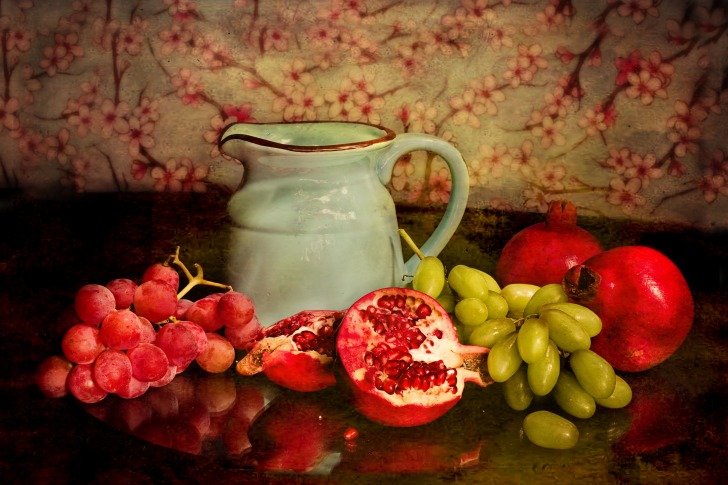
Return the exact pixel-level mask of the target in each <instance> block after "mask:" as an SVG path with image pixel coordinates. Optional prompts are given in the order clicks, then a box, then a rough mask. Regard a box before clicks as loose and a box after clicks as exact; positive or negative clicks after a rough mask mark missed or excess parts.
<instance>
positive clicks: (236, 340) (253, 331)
mask: <svg viewBox="0 0 728 485" xmlns="http://www.w3.org/2000/svg"><path fill="white" fill-rule="evenodd" d="M262 331H263V326H262V325H261V324H260V321H259V320H258V317H257V316H253V318H251V319H250V321H249V322H248V324H247V325H244V326H242V327H225V330H224V335H225V338H226V339H228V340H229V341H230V343H231V344H233V347H235V348H236V349H247V348H248V347H249V346H250V344H251V342H253V341H254V340H255V339H256V337H258V335H260V334H261V332H262Z"/></svg>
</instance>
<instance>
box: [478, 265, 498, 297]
mask: <svg viewBox="0 0 728 485" xmlns="http://www.w3.org/2000/svg"><path fill="white" fill-rule="evenodd" d="M473 269H475V271H477V272H478V273H480V274H481V276H482V277H483V279H485V285H486V286H487V287H488V290H490V291H494V292H496V293H500V292H501V287H500V285H499V284H498V282H497V281H496V280H495V278H493V277H492V276H491V275H490V274H488V273H486V272H485V271H481V270H479V269H476V268H473Z"/></svg>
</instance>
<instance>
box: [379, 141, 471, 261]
mask: <svg viewBox="0 0 728 485" xmlns="http://www.w3.org/2000/svg"><path fill="white" fill-rule="evenodd" d="M418 150H425V151H428V152H431V153H434V154H436V155H439V156H440V157H441V158H442V159H443V160H445V163H446V164H447V166H448V168H449V169H450V176H451V178H452V189H451V191H450V201H449V202H448V204H447V207H446V208H445V213H444V214H443V216H442V219H441V220H440V223H439V224H438V225H437V227H436V228H435V231H434V232H433V233H432V234H431V235H430V237H429V238H428V239H427V241H425V243H424V244H422V245H421V247H420V250H421V251H422V253H423V254H424V255H425V256H437V255H439V254H440V252H441V251H442V250H443V249H444V248H445V245H446V244H447V243H448V241H450V238H451V237H452V236H453V234H454V233H455V230H456V229H457V228H458V225H459V224H460V221H461V220H462V218H463V214H464V213H465V208H466V206H467V202H468V192H469V190H470V182H469V178H468V168H467V166H466V165H465V161H464V160H463V157H462V155H461V154H460V152H459V151H458V150H457V148H455V147H454V146H453V145H451V144H450V143H448V142H446V141H445V140H443V139H442V138H438V137H436V136H432V135H427V134H422V133H403V134H399V135H397V137H396V138H395V139H394V141H393V142H392V145H391V146H390V147H389V150H388V151H387V152H386V154H385V155H384V156H382V157H381V158H380V160H379V164H378V176H379V180H380V181H381V182H382V184H384V185H387V184H388V183H389V181H390V180H391V179H392V172H393V170H394V164H395V163H396V162H397V160H399V159H400V157H402V156H403V155H405V154H407V153H410V152H414V151H418ZM418 263H419V258H418V257H417V255H416V254H415V255H414V256H412V257H411V258H410V259H409V260H408V261H407V262H406V263H405V266H404V268H405V274H409V275H411V274H414V271H415V269H416V268H417V264H418Z"/></svg>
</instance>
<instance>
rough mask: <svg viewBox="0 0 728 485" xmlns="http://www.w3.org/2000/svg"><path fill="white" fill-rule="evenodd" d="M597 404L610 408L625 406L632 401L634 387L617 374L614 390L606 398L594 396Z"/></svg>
mask: <svg viewBox="0 0 728 485" xmlns="http://www.w3.org/2000/svg"><path fill="white" fill-rule="evenodd" d="M594 401H596V403H597V404H599V405H600V406H602V407H605V408H610V409H619V408H623V407H625V406H626V405H627V404H629V403H630V402H631V401H632V388H631V387H629V384H627V381H625V380H624V379H622V378H621V377H619V376H617V379H616V382H615V386H614V392H613V393H612V394H611V395H610V396H609V397H607V398H605V399H600V398H596V397H595V398H594Z"/></svg>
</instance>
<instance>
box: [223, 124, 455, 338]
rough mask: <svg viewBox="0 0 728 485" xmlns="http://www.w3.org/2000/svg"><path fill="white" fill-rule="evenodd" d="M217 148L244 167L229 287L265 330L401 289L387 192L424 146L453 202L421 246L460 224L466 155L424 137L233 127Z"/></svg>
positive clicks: (337, 128)
mask: <svg viewBox="0 0 728 485" xmlns="http://www.w3.org/2000/svg"><path fill="white" fill-rule="evenodd" d="M220 149H221V151H222V152H223V153H224V154H226V155H228V156H230V157H233V158H235V159H237V160H239V161H240V162H241V163H242V164H243V168H244V174H243V182H242V185H241V189H240V190H239V191H237V192H236V193H235V194H234V195H233V196H232V197H231V199H230V201H229V205H228V210H229V215H230V218H231V221H232V236H231V238H232V239H231V241H230V248H229V258H228V272H229V278H230V284H231V285H232V286H233V287H234V288H235V289H236V290H237V291H241V292H243V293H245V294H247V295H248V296H249V297H250V298H251V299H252V300H253V303H254V304H255V308H256V314H257V316H258V318H259V320H260V322H261V324H262V325H263V326H270V325H272V324H273V323H275V322H277V321H278V320H280V319H282V318H285V317H287V316H290V315H293V314H294V313H296V312H299V311H301V310H317V309H328V310H341V309H346V308H348V307H349V306H351V304H352V303H354V301H356V300H357V299H358V298H359V297H361V296H363V295H365V294H366V293H368V292H370V291H372V290H375V289H378V288H383V287H387V286H404V284H405V283H406V278H405V276H406V275H412V274H413V272H414V270H415V268H416V266H417V262H418V258H417V256H413V257H412V258H411V259H409V261H407V262H406V263H405V262H404V261H403V256H402V242H401V240H400V236H399V233H398V226H397V217H396V213H395V205H394V202H393V200H392V198H391V196H390V194H389V192H388V190H387V188H386V185H387V184H388V183H389V181H390V179H391V177H392V170H393V168H394V165H395V162H396V161H397V160H398V159H399V158H400V157H402V156H403V155H405V154H407V153H409V152H412V151H417V150H426V151H429V152H432V153H435V154H437V155H439V156H440V157H441V158H442V159H443V160H445V162H446V163H447V165H448V167H449V169H450V173H451V177H452V191H451V196H450V201H449V204H448V205H447V208H446V210H445V212H444V215H443V217H442V219H441V221H440V223H439V224H438V226H437V228H436V229H435V231H434V232H433V233H432V234H431V235H430V237H429V239H428V240H427V241H426V242H424V244H422V245H421V248H420V249H421V250H422V252H423V253H424V254H425V255H427V256H436V255H438V254H439V253H440V251H441V250H442V249H443V248H444V247H445V245H446V244H447V242H448V241H449V240H450V238H451V237H452V235H453V233H454V232H455V230H456V228H457V226H458V225H459V224H460V220H461V219H462V216H463V213H464V211H465V207H466V202H467V198H468V188H469V184H468V171H467V168H466V166H465V163H464V162H463V159H462V157H461V155H460V153H459V152H458V151H457V149H455V147H453V146H452V145H451V144H449V143H447V142H445V141H444V140H442V139H440V138H437V137H434V136H431V135H424V134H410V133H407V134H400V135H396V134H395V133H394V132H393V131H392V130H390V129H387V128H385V127H381V126H375V125H370V124H365V123H350V122H300V123H298V122H297V123H233V124H231V125H229V126H227V127H226V129H225V130H224V132H223V133H222V135H221V138H220Z"/></svg>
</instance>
